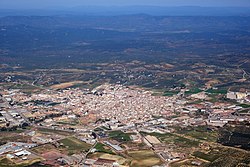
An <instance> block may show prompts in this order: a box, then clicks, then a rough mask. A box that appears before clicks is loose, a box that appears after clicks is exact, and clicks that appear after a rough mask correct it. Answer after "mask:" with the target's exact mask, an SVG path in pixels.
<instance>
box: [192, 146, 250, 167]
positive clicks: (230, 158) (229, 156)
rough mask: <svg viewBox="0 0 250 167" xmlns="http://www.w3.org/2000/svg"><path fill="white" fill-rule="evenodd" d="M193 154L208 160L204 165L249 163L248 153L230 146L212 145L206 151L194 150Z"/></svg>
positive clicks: (210, 166) (211, 166)
mask: <svg viewBox="0 0 250 167" xmlns="http://www.w3.org/2000/svg"><path fill="white" fill-rule="evenodd" d="M193 156H195V157H197V158H199V159H202V160H205V161H208V163H207V164H206V165H205V166H206V167H214V166H228V167H234V166H238V165H241V166H249V165H250V153H249V152H247V151H244V150H241V149H235V148H232V147H213V148H211V149H210V151H208V152H201V151H196V152H194V153H193Z"/></svg>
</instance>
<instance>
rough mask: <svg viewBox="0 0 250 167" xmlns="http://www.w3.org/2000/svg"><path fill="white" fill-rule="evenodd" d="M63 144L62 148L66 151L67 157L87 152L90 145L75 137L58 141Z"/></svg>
mask: <svg viewBox="0 0 250 167" xmlns="http://www.w3.org/2000/svg"><path fill="white" fill-rule="evenodd" d="M59 142H60V143H62V144H63V146H62V147H63V148H64V149H66V150H67V152H68V154H69V155H72V154H78V153H81V152H87V151H88V150H89V149H90V148H91V145H90V144H87V143H85V142H82V141H80V140H78V139H77V138H75V137H68V138H65V139H62V140H60V141H59Z"/></svg>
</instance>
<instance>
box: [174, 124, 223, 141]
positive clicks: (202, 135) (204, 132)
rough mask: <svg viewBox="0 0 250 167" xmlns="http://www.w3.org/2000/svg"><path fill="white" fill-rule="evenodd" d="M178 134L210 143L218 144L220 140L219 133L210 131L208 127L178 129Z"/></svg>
mask: <svg viewBox="0 0 250 167" xmlns="http://www.w3.org/2000/svg"><path fill="white" fill-rule="evenodd" d="M177 133H179V134H184V135H186V136H190V137H192V138H195V139H199V140H205V141H209V142H216V141H217V138H218V132H217V131H212V130H208V127H207V126H199V127H187V128H182V129H178V130H177Z"/></svg>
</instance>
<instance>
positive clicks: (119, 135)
mask: <svg viewBox="0 0 250 167" xmlns="http://www.w3.org/2000/svg"><path fill="white" fill-rule="evenodd" d="M130 135H131V134H128V133H124V132H122V131H112V132H109V137H110V138H112V139H114V140H117V141H119V142H127V141H131V139H130Z"/></svg>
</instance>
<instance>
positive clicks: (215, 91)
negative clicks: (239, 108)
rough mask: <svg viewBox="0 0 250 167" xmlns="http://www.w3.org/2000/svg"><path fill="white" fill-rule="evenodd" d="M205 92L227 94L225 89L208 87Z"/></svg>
mask: <svg viewBox="0 0 250 167" xmlns="http://www.w3.org/2000/svg"><path fill="white" fill-rule="evenodd" d="M206 92H207V93H211V94H224V95H225V94H227V90H226V89H208V90H206Z"/></svg>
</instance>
